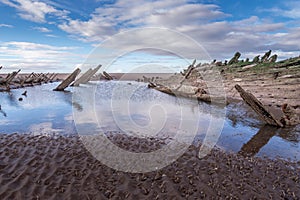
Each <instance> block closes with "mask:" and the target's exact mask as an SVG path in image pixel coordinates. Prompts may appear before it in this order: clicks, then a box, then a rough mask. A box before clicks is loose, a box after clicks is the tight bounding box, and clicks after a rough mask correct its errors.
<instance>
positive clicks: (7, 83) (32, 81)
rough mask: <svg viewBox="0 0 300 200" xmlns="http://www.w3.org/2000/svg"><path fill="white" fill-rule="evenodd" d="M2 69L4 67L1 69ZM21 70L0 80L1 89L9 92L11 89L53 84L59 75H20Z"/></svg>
mask: <svg viewBox="0 0 300 200" xmlns="http://www.w3.org/2000/svg"><path fill="white" fill-rule="evenodd" d="M0 69H2V66H1V67H0ZM20 72H21V70H20V69H19V70H18V71H13V72H12V73H8V74H7V75H6V77H1V78H0V89H1V90H4V91H9V90H10V89H14V88H20V87H26V86H33V85H37V84H42V83H48V82H53V81H54V80H55V78H56V77H57V75H58V74H57V73H46V74H44V73H34V72H32V73H31V74H29V75H20V74H19V73H20Z"/></svg>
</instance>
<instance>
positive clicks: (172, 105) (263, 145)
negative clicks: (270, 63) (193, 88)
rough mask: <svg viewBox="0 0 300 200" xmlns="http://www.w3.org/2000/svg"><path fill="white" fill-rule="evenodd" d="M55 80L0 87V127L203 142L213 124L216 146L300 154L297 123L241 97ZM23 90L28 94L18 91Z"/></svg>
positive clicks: (246, 151)
mask: <svg viewBox="0 0 300 200" xmlns="http://www.w3.org/2000/svg"><path fill="white" fill-rule="evenodd" d="M57 84H58V83H51V84H45V85H40V86H35V87H30V88H21V89H16V90H12V91H11V92H1V93H0V105H1V110H0V133H2V134H11V133H19V134H24V133H29V134H34V135H48V136H55V135H74V134H78V133H79V134H81V135H82V134H95V133H96V134H97V133H99V132H123V133H126V134H132V135H135V136H137V137H164V138H169V139H172V138H176V139H178V140H183V141H191V140H192V141H193V142H195V143H197V142H201V143H203V142H205V141H206V140H205V138H208V137H206V136H207V134H208V130H211V131H212V133H213V131H215V133H213V134H211V135H210V138H213V139H212V140H211V141H213V140H216V146H217V147H218V148H220V149H223V150H225V151H233V152H239V153H241V154H250V155H253V156H267V157H270V158H276V157H281V158H283V159H291V160H294V161H299V160H300V145H299V141H300V134H299V133H300V126H296V127H291V128H285V129H283V128H280V129H278V128H275V127H271V126H266V125H264V124H263V123H261V122H260V121H259V120H258V119H257V117H256V115H255V114H252V111H251V110H249V108H248V107H247V106H246V105H244V104H243V102H240V103H236V104H230V105H228V106H226V107H222V106H217V105H210V104H207V103H203V102H195V101H193V100H189V99H182V98H176V97H174V96H170V95H167V94H164V93H161V92H158V91H156V90H153V89H148V88H147V85H146V84H144V83H136V82H129V81H122V82H118V81H110V82H104V81H103V82H102V81H101V82H93V83H90V84H87V85H83V86H80V87H76V88H68V90H70V91H66V92H57V91H52V89H53V88H55V87H56V85H57ZM25 90H26V91H27V96H24V95H22V93H23V92H24V91H25ZM20 98H22V99H20ZM249 113H250V114H249Z"/></svg>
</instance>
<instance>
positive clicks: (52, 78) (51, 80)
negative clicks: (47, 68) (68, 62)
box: [50, 73, 58, 82]
mask: <svg viewBox="0 0 300 200" xmlns="http://www.w3.org/2000/svg"><path fill="white" fill-rule="evenodd" d="M57 75H58V74H54V73H53V76H51V78H50V82H53V80H54V79H55V77H56V76H57Z"/></svg>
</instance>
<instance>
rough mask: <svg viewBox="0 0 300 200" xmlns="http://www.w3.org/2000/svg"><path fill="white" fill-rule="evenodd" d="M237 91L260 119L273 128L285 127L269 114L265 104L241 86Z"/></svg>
mask: <svg viewBox="0 0 300 200" xmlns="http://www.w3.org/2000/svg"><path fill="white" fill-rule="evenodd" d="M234 87H235V89H236V90H237V91H238V92H239V93H240V96H241V97H242V98H243V100H244V101H245V102H246V103H247V104H248V105H249V106H250V107H251V108H252V110H253V111H254V112H256V113H257V114H258V116H259V118H260V119H262V120H263V121H265V122H266V123H267V124H269V125H272V126H279V127H283V124H282V123H281V122H280V121H279V120H277V119H276V118H275V117H274V115H273V114H272V113H271V112H269V111H268V110H267V109H266V108H265V107H264V106H263V104H262V103H261V102H260V101H259V100H258V99H257V98H256V97H255V96H254V95H253V94H251V93H250V92H246V91H245V90H244V89H243V88H242V87H241V86H240V85H238V84H236V85H235V86H234Z"/></svg>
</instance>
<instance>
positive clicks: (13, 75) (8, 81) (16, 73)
mask: <svg viewBox="0 0 300 200" xmlns="http://www.w3.org/2000/svg"><path fill="white" fill-rule="evenodd" d="M20 71H21V70H20V69H19V70H18V71H16V72H13V73H12V74H11V75H10V76H9V78H7V79H6V84H7V85H8V84H10V82H11V81H12V80H13V79H14V78H15V77H16V76H17V75H18V73H19V72H20Z"/></svg>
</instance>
